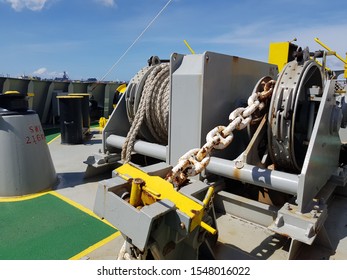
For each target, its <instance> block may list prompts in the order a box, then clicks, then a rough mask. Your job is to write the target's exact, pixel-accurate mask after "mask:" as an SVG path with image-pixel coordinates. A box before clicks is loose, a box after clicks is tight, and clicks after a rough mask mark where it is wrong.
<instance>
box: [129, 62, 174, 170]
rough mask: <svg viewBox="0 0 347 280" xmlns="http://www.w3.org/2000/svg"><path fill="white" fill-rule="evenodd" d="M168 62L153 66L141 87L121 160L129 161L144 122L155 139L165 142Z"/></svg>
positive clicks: (168, 89) (167, 115) (168, 82)
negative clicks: (140, 93) (137, 105)
mask: <svg viewBox="0 0 347 280" xmlns="http://www.w3.org/2000/svg"><path fill="white" fill-rule="evenodd" d="M169 74H170V69H169V63H162V64H159V65H157V66H154V69H153V70H152V72H151V73H150V74H149V75H148V77H147V79H146V82H145V85H144V87H143V91H142V95H141V100H140V103H139V107H138V109H137V112H136V114H135V118H134V121H133V123H132V125H131V128H130V130H129V132H128V135H127V137H126V139H125V142H124V144H123V147H122V160H123V162H124V163H126V162H129V161H130V158H131V153H132V150H133V147H134V144H135V141H136V136H137V135H138V132H139V130H140V128H141V125H142V124H143V122H145V124H146V126H147V127H148V129H149V131H150V133H151V134H152V136H153V137H154V138H155V140H156V141H157V142H158V143H159V144H162V145H166V144H167V141H168V140H167V139H168V119H169V105H170V104H169V103H170V75H169Z"/></svg>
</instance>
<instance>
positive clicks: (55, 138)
mask: <svg viewBox="0 0 347 280" xmlns="http://www.w3.org/2000/svg"><path fill="white" fill-rule="evenodd" d="M60 136H61V135H60V134H59V135H57V136H56V137H54V138H53V139H52V140H51V141H49V142H48V143H47V144H48V145H49V144H51V143H52V142H53V141H55V140H57V139H58V138H59V137H60Z"/></svg>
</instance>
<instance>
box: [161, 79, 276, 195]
mask: <svg viewBox="0 0 347 280" xmlns="http://www.w3.org/2000/svg"><path fill="white" fill-rule="evenodd" d="M258 84H259V86H256V88H255V90H254V91H253V93H252V94H251V95H250V97H249V98H248V100H247V105H248V106H247V107H246V108H243V107H239V108H236V109H235V110H234V111H232V112H231V113H230V115H229V121H230V123H229V125H228V126H221V125H220V126H216V127H215V128H213V129H212V130H211V131H210V132H209V133H207V135H206V144H204V145H203V146H202V147H201V148H195V149H191V150H190V151H188V152H187V153H185V154H184V155H183V156H182V157H181V158H180V159H179V160H178V163H177V165H176V166H174V167H173V168H172V170H171V172H170V173H169V174H168V175H167V176H166V180H167V181H169V182H170V183H172V184H173V185H174V187H175V188H176V189H179V188H180V186H181V185H182V184H184V182H185V181H187V180H188V177H191V176H195V175H198V174H200V173H201V172H202V171H203V170H204V169H205V168H206V166H207V165H208V164H209V162H210V158H211V153H212V151H213V150H214V149H217V150H222V149H225V148H226V147H227V146H229V145H230V143H231V142H232V141H233V138H234V134H233V132H234V130H235V129H236V130H242V129H244V128H245V127H247V126H248V125H249V124H251V123H252V124H253V123H254V121H255V119H256V120H259V119H261V116H260V114H261V115H264V113H263V112H260V111H262V110H263V109H264V108H265V107H266V104H265V103H266V100H268V99H269V98H270V97H271V95H272V92H273V89H274V86H275V84H276V81H274V80H272V79H271V78H270V77H264V78H262V79H261V80H260V81H259V82H258ZM259 89H260V90H259ZM252 120H253V121H252Z"/></svg>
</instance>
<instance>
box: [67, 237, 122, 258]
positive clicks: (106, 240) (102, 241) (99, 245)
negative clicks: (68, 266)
mask: <svg viewBox="0 0 347 280" xmlns="http://www.w3.org/2000/svg"><path fill="white" fill-rule="evenodd" d="M120 234H121V233H120V231H117V232H115V233H114V234H112V235H110V236H109V237H106V238H105V239H103V240H101V241H99V242H97V243H95V244H94V245H92V246H90V247H88V248H87V249H85V250H83V251H82V252H80V253H78V254H77V255H75V256H73V257H71V258H70V259H69V260H79V259H81V258H83V257H84V256H86V255H88V254H89V253H91V252H93V251H95V250H96V249H98V248H100V247H101V246H103V245H105V244H107V243H108V242H110V241H112V240H114V239H116V238H117V237H119V236H120Z"/></svg>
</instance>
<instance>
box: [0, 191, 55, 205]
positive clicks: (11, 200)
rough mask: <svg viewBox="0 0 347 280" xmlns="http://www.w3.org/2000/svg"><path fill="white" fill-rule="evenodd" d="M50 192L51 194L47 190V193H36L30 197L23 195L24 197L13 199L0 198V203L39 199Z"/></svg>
mask: <svg viewBox="0 0 347 280" xmlns="http://www.w3.org/2000/svg"><path fill="white" fill-rule="evenodd" d="M49 192H50V191H49V190H45V191H42V192H39V193H35V194H28V195H22V196H11V197H0V202H16V201H23V200H28V199H33V198H37V197H40V196H42V195H45V194H47V193H49Z"/></svg>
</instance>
